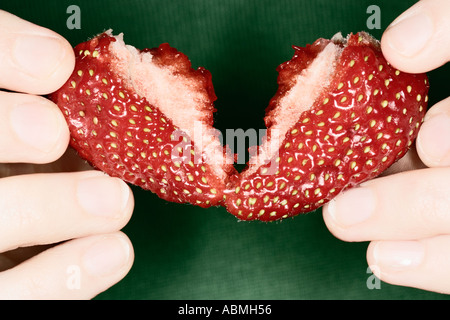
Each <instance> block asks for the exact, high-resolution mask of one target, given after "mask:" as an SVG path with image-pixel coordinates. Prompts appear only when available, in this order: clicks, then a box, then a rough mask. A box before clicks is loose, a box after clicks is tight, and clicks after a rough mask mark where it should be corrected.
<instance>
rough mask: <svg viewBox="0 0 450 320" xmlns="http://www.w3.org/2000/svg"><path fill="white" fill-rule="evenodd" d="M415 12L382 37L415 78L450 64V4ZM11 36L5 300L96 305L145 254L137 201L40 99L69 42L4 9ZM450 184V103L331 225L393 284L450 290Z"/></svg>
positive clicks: (62, 70)
mask: <svg viewBox="0 0 450 320" xmlns="http://www.w3.org/2000/svg"><path fill="white" fill-rule="evenodd" d="M405 15H406V16H407V17H410V18H411V17H413V18H414V17H415V18H416V19H415V21H409V22H408V20H407V19H403V17H404V15H402V16H401V17H400V18H399V19H398V20H397V21H395V22H394V24H396V25H394V26H390V27H389V28H388V29H387V30H386V32H385V34H384V36H383V38H382V49H383V52H384V54H385V56H386V58H387V59H388V60H389V61H390V62H391V63H392V64H393V65H394V66H395V67H397V68H398V69H400V70H402V71H405V72H427V71H430V70H432V69H435V68H438V67H439V66H441V65H443V64H444V63H446V62H447V61H448V60H449V55H450V36H449V31H450V22H449V20H448V16H449V15H450V2H449V1H448V0H422V1H420V2H419V3H417V4H416V5H414V6H413V7H412V8H411V9H410V10H408V11H407V12H406V13H405ZM399 20H403V21H400V22H398V21H399ZM397 22H398V23H397ZM0 35H1V36H0V70H1V71H2V72H1V75H0V88H4V89H8V90H10V91H15V92H20V93H14V92H0V119H1V121H2V125H1V126H0V150H7V152H5V151H3V152H1V153H0V162H1V163H2V164H1V165H0V176H1V177H2V178H1V179H0V203H2V214H1V215H0V252H2V254H0V299H5V298H10V299H90V298H92V297H95V296H96V295H98V294H99V293H100V292H102V291H104V290H106V289H107V288H109V287H111V286H112V285H114V284H115V283H117V282H118V281H119V280H121V279H122V278H123V277H124V276H125V275H126V274H127V272H128V271H129V270H130V268H131V265H132V263H133V258H134V255H133V248H132V245H131V243H130V241H129V239H128V238H127V237H126V235H124V234H123V233H121V232H120V231H119V230H120V229H121V228H122V227H123V226H124V225H125V224H126V223H127V222H128V220H129V219H130V216H131V213H132V211H133V206H134V200H133V195H132V193H131V191H130V189H129V188H128V186H127V185H126V184H125V183H124V182H122V181H121V180H119V179H115V178H110V177H107V176H105V175H104V174H102V173H100V172H95V171H91V170H86V169H89V167H87V166H86V165H85V164H84V163H83V162H82V161H80V160H79V159H78V158H77V156H75V155H74V154H73V153H70V152H66V149H67V146H68V141H69V132H68V129H67V126H66V123H65V120H64V118H63V116H62V114H61V113H60V112H59V109H58V108H57V106H55V105H54V104H53V103H51V102H50V101H48V100H46V99H44V98H42V97H40V96H39V95H44V94H47V93H50V92H52V91H54V90H56V89H57V88H58V87H60V86H61V85H62V84H63V83H64V82H65V80H66V79H67V78H68V77H69V75H70V73H71V72H72V70H73V67H74V56H73V52H72V49H71V47H70V45H69V43H68V42H67V41H66V40H65V39H63V38H62V37H60V36H59V35H57V34H55V33H54V32H52V31H50V30H47V29H44V28H41V27H39V26H36V25H34V24H31V23H29V22H26V21H24V20H22V19H20V18H18V17H15V16H13V15H11V14H9V13H6V12H4V11H1V10H0ZM21 54H22V56H21ZM31 57H32V58H31ZM16 163H26V164H16ZM405 170H408V171H405ZM69 171H71V172H69ZM402 171H403V172H402ZM35 172H38V173H35ZM32 173H34V174H32ZM19 174H20V175H19ZM448 181H450V98H449V99H446V100H444V101H441V102H440V103H438V104H436V105H435V106H433V107H432V108H431V110H430V111H429V112H428V113H427V115H426V118H425V122H424V124H423V126H422V128H421V130H420V132H419V137H418V140H417V153H416V151H415V149H414V150H413V151H411V152H410V153H409V154H408V155H407V156H406V157H405V158H404V160H402V161H401V162H400V163H398V164H397V165H396V166H394V167H393V168H392V169H390V170H389V172H388V174H385V176H383V177H381V178H377V179H374V180H372V181H370V182H367V183H365V184H363V186H362V187H359V188H356V189H354V190H349V191H347V192H345V193H344V194H342V195H340V196H338V197H337V198H336V199H335V200H333V201H332V202H331V203H330V204H328V205H326V206H325V207H324V210H323V217H324V220H325V223H326V225H327V227H328V228H329V230H330V231H331V232H332V233H333V234H334V235H335V236H337V237H338V238H340V239H343V240H345V241H371V243H370V245H369V248H368V251H367V260H368V264H369V266H371V267H372V268H373V271H374V272H375V273H376V274H377V275H378V276H379V277H380V278H381V279H382V280H383V281H386V282H389V283H393V284H397V285H402V286H412V287H417V288H421V289H424V290H430V291H437V292H444V293H450V273H449V272H448V270H449V268H450V197H449V196H448V195H449V194H450V183H449V182H448ZM66 240H67V241H66ZM61 241H65V242H63V243H61V244H57V245H54V244H55V243H60V242H61ZM23 247H25V248H23ZM16 248H19V249H16ZM44 250H45V251H44ZM36 253H38V254H36ZM77 275H78V276H79V280H80V281H79V282H77V281H76V280H77V279H75V281H74V282H71V281H70V280H73V278H70V277H71V276H77Z"/></svg>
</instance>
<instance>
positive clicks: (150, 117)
mask: <svg viewBox="0 0 450 320" xmlns="http://www.w3.org/2000/svg"><path fill="white" fill-rule="evenodd" d="M74 50H75V54H76V66H75V70H74V72H73V74H72V75H71V77H70V78H69V79H68V81H67V82H66V83H65V84H64V85H63V86H62V87H61V88H60V89H59V90H58V91H57V92H55V93H53V94H52V95H51V97H50V98H51V99H52V100H53V101H55V102H56V103H57V104H58V106H59V107H60V108H61V110H62V111H63V113H64V115H65V116H66V119H67V122H68V125H69V129H70V132H71V137H72V139H71V146H72V147H74V148H75V149H76V150H77V151H78V153H79V155H80V156H81V157H83V158H84V159H86V160H87V161H88V162H89V163H90V164H92V165H93V166H94V167H95V168H97V169H100V170H102V171H104V172H106V173H108V174H109V175H111V176H115V177H120V178H122V179H123V180H124V181H127V182H130V183H132V184H135V185H138V186H141V187H142V188H144V189H148V190H151V191H152V192H154V193H156V194H157V195H158V196H159V197H161V198H163V199H166V200H168V201H173V202H178V203H192V204H196V205H199V206H201V207H208V206H212V205H217V204H218V203H219V202H220V201H222V199H223V190H224V189H225V184H226V182H227V180H228V176H229V175H231V173H232V172H233V170H234V169H233V166H232V163H233V159H231V160H230V159H228V158H227V157H228V155H227V154H226V153H225V152H224V148H223V147H222V145H221V143H220V141H219V139H218V138H217V136H216V135H215V134H214V133H215V132H214V130H213V129H212V123H213V112H214V111H215V109H214V106H213V102H214V100H215V99H216V96H215V94H214V89H213V86H212V82H211V74H210V73H209V72H208V71H207V70H205V69H204V68H201V67H200V68H198V69H197V70H194V69H193V68H191V63H190V61H189V60H188V58H187V57H186V56H185V55H184V54H182V53H180V52H178V51H177V50H176V49H174V48H171V47H170V46H169V45H168V44H162V45H160V46H159V47H158V48H154V49H144V50H141V51H139V50H137V49H136V48H134V47H131V46H126V45H125V43H124V42H123V39H122V35H119V36H113V35H112V33H111V31H107V32H105V33H103V34H100V35H99V36H97V37H94V38H93V39H91V40H89V41H87V42H84V43H81V44H79V45H78V46H76V47H75V49H74ZM196 131H198V132H200V134H199V133H197V132H196ZM194 138H195V139H194Z"/></svg>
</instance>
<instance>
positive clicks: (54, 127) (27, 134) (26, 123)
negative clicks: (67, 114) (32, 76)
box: [10, 103, 62, 153]
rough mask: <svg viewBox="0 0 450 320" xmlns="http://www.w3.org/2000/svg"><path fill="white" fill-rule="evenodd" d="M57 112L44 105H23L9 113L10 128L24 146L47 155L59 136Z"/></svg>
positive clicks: (59, 126)
mask: <svg viewBox="0 0 450 320" xmlns="http://www.w3.org/2000/svg"><path fill="white" fill-rule="evenodd" d="M58 112H59V110H57V109H54V108H51V107H50V106H47V105H46V104H39V103H24V104H19V105H16V106H14V107H13V109H12V110H11V113H10V121H11V128H12V129H13V131H14V132H15V133H16V135H17V137H18V138H19V139H20V140H21V141H22V142H24V143H25V144H27V145H29V146H32V147H34V148H36V149H38V150H40V151H42V152H44V153H48V152H50V151H51V150H52V148H53V147H54V146H55V144H56V143H57V141H58V139H59V137H60V134H61V129H62V126H61V121H60V120H59V118H58V117H59V115H58Z"/></svg>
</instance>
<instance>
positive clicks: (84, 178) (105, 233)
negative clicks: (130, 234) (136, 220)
mask: <svg viewBox="0 0 450 320" xmlns="http://www.w3.org/2000/svg"><path fill="white" fill-rule="evenodd" d="M74 63H75V58H74V54H73V50H72V48H71V46H70V44H69V43H68V42H67V41H66V40H65V39H63V38H62V37H61V36H59V35H58V34H56V33H54V32H52V31H50V30H48V29H45V28H42V27H39V26H36V25H34V24H32V23H30V22H27V21H24V20H22V19H20V18H18V17H16V16H13V15H11V14H9V13H7V12H5V11H1V10H0V70H1V73H0V88H3V89H7V90H10V91H16V92H5V91H0V120H1V122H2V123H1V126H0V150H2V152H0V163H2V164H1V165H0V174H1V176H2V178H1V179H0V204H1V205H0V271H1V272H0V299H88V298H92V297H94V296H96V295H97V294H98V293H100V292H102V291H104V290H106V289H107V288H108V287H110V286H112V285H113V284H115V283H116V282H118V281H119V280H120V279H122V278H123V277H124V276H125V275H126V273H127V272H128V270H129V269H130V268H131V265H132V262H133V249H132V246H131V243H130V241H129V239H128V238H127V237H126V236H125V235H124V234H123V233H121V232H120V231H119V230H120V229H121V228H122V227H123V226H124V225H125V224H126V223H127V222H128V220H129V218H130V216H131V213H132V210H133V206H134V200H133V196H132V193H131V191H130V189H129V188H128V186H127V185H126V184H125V183H124V182H123V181H121V180H119V179H117V178H110V177H107V176H106V175H104V174H103V173H100V172H97V171H93V170H90V171H81V172H58V173H49V172H48V171H55V170H56V171H66V169H67V168H71V169H73V168H76V169H80V168H83V169H84V168H86V166H83V164H82V162H81V161H79V160H74V159H76V157H74V156H73V155H71V154H70V153H66V154H65V155H64V157H62V158H61V159H60V160H58V161H56V160H57V159H58V158H60V157H61V155H63V153H64V151H65V150H66V149H67V145H68V142H69V131H68V128H67V124H66V122H65V119H64V117H63V115H62V114H61V112H60V110H59V109H58V107H57V106H56V105H55V104H53V103H52V102H51V101H49V100H47V99H45V98H43V97H41V96H38V95H41V94H48V93H50V92H53V91H55V90H56V89H58V88H59V87H60V86H61V85H62V84H63V83H64V82H65V81H66V80H67V79H68V77H69V75H70V74H71V73H72V71H73V68H74ZM17 92H22V93H17ZM77 161H78V162H77ZM16 163H27V164H16ZM48 163H49V164H48ZM41 164H46V165H43V166H40V165H41ZM42 167H44V168H45V169H39V168H42ZM35 169H37V171H39V172H40V173H38V174H30V173H31V172H33V171H35ZM43 172H46V173H43ZM17 173H20V174H18V175H11V174H17ZM25 173H26V174H25ZM57 243H58V244H57ZM24 247H25V248H24ZM16 248H19V249H16ZM37 252H38V254H36V253H37ZM30 256H31V257H30Z"/></svg>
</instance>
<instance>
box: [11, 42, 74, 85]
mask: <svg viewBox="0 0 450 320" xmlns="http://www.w3.org/2000/svg"><path fill="white" fill-rule="evenodd" d="M64 54H65V49H64V47H63V46H62V43H61V41H60V40H59V39H57V38H52V37H45V36H39V35H20V36H19V37H18V38H17V39H16V40H15V43H14V46H13V48H12V56H13V61H14V63H15V64H16V67H17V68H18V69H20V71H21V72H23V73H26V74H28V75H30V76H32V77H34V78H38V79H45V78H47V77H48V76H50V75H51V74H52V73H53V72H54V71H55V69H56V68H57V67H58V65H59V63H60V61H61V60H62V59H63V57H64Z"/></svg>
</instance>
